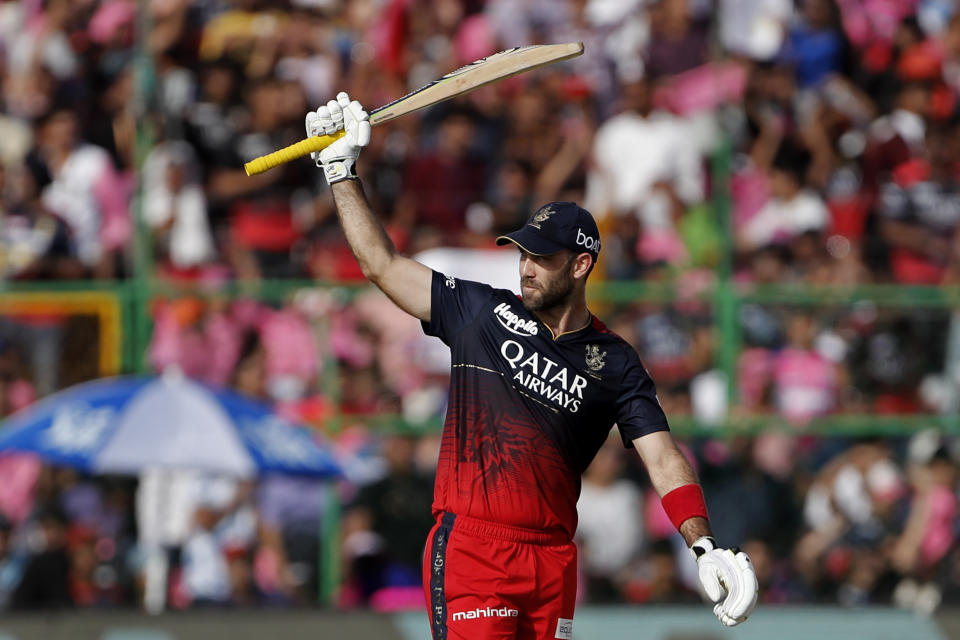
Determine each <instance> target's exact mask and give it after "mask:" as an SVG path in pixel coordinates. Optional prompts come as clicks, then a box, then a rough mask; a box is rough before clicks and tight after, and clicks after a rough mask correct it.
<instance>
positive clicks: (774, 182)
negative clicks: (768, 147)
mask: <svg viewBox="0 0 960 640" xmlns="http://www.w3.org/2000/svg"><path fill="white" fill-rule="evenodd" d="M809 165H810V153H809V151H807V150H806V149H804V148H802V147H800V146H798V145H797V144H796V143H793V142H792V141H790V140H785V141H784V142H782V143H781V144H780V147H779V148H778V149H777V153H776V155H775V156H774V158H773V165H772V168H771V171H770V177H769V180H770V200H769V201H768V202H767V203H766V204H765V205H764V206H763V207H762V208H761V209H760V211H758V212H757V214H756V215H755V216H753V217H752V218H750V220H749V221H748V222H747V223H746V225H745V226H744V228H743V229H742V232H741V237H740V242H741V245H742V247H743V248H745V249H756V248H759V247H763V246H766V245H769V244H775V243H779V244H786V243H789V242H790V241H791V240H793V239H794V238H796V237H797V236H799V235H801V234H802V233H804V232H806V231H811V230H812V231H820V230H823V229H824V228H826V226H827V223H828V213H827V207H826V205H824V203H823V200H822V199H821V198H820V196H819V195H817V194H816V193H814V192H813V191H810V190H808V189H804V184H805V183H806V173H807V169H808V168H809Z"/></svg>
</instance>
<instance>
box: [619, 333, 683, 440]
mask: <svg viewBox="0 0 960 640" xmlns="http://www.w3.org/2000/svg"><path fill="white" fill-rule="evenodd" d="M617 428H618V429H620V437H621V438H623V446H625V447H627V448H628V449H629V448H632V447H633V441H634V439H635V438H639V437H641V436H645V435H647V434H649V433H653V432H655V431H667V430H669V429H670V426H669V425H668V424H667V416H666V414H664V413H663V409H662V408H661V407H660V401H659V400H658V399H657V389H656V387H655V386H654V384H653V380H652V379H651V378H650V375H649V374H647V370H646V369H645V368H644V366H643V363H641V362H640V358H639V356H637V354H636V352H634V351H633V349H630V355H629V358H628V363H627V368H626V371H624V375H623V381H622V382H621V383H620V393H619V395H618V396H617Z"/></svg>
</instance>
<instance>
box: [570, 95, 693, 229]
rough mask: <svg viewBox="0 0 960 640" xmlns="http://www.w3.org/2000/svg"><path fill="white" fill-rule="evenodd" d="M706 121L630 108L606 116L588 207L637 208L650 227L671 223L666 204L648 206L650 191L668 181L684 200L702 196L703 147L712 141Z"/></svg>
mask: <svg viewBox="0 0 960 640" xmlns="http://www.w3.org/2000/svg"><path fill="white" fill-rule="evenodd" d="M708 117H709V116H708ZM702 124H704V123H703V122H701V121H700V119H697V120H696V121H695V120H691V119H683V118H678V117H676V116H673V115H671V114H669V113H664V112H654V113H652V114H651V115H650V116H649V117H646V118H645V117H643V116H641V115H639V114H637V113H633V112H627V113H621V114H619V115H617V116H614V117H613V118H611V119H609V120H607V121H606V122H605V123H604V124H603V125H602V126H601V127H600V129H599V130H598V131H597V135H596V138H595V139H594V143H593V158H594V163H595V169H594V170H593V171H591V172H590V175H589V176H588V182H587V196H586V200H587V203H588V204H587V208H588V209H589V210H591V211H593V212H594V213H595V214H596V215H603V214H604V212H606V211H611V210H612V211H615V212H618V213H626V212H631V211H632V212H635V213H636V214H637V215H638V216H639V217H640V219H641V220H642V221H643V222H644V225H645V226H648V227H658V228H661V227H664V226H672V223H671V222H669V221H667V220H664V219H663V214H662V210H663V209H664V208H663V207H647V204H648V203H649V202H650V198H649V196H650V192H651V189H652V187H653V186H654V185H655V184H656V183H658V182H669V183H670V184H672V185H673V188H674V190H675V191H676V193H677V195H678V196H679V198H680V199H681V200H682V201H683V202H685V203H693V202H699V201H700V200H702V199H703V196H704V193H703V167H702V155H701V150H702V149H701V148H702V147H703V146H704V145H706V144H709V138H710V129H711V128H710V127H709V125H708V126H701V125H702ZM648 209H649V211H648Z"/></svg>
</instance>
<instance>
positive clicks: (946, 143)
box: [878, 128, 960, 284]
mask: <svg viewBox="0 0 960 640" xmlns="http://www.w3.org/2000/svg"><path fill="white" fill-rule="evenodd" d="M926 141H927V144H926V146H925V154H924V155H925V157H915V158H913V159H911V160H908V161H906V162H904V163H903V164H900V165H899V166H897V167H896V168H895V169H894V170H893V172H892V174H891V176H890V179H889V180H888V181H886V182H884V183H883V184H882V185H881V188H880V199H879V202H878V208H879V213H880V216H881V222H880V224H881V233H882V234H883V237H884V239H885V240H886V242H887V244H888V246H889V247H890V268H891V271H892V272H893V277H894V278H895V279H896V280H897V281H898V282H902V283H904V284H938V283H939V282H940V281H941V280H942V279H943V276H944V269H945V266H946V265H947V263H948V262H949V261H950V260H951V257H952V254H953V251H954V237H955V236H956V235H957V230H958V229H960V186H958V184H957V180H958V176H957V166H958V162H960V148H958V142H960V140H958V132H957V129H956V128H954V129H952V130H945V131H938V130H930V131H928V133H927V137H926Z"/></svg>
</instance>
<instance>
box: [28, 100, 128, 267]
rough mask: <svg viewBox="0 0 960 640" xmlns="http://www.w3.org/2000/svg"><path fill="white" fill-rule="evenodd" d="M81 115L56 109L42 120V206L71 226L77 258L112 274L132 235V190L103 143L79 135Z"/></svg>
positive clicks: (40, 133)
mask: <svg viewBox="0 0 960 640" xmlns="http://www.w3.org/2000/svg"><path fill="white" fill-rule="evenodd" d="M77 129H78V123H77V115H76V113H75V112H74V111H72V110H69V109H64V108H59V109H54V110H52V111H51V112H50V113H49V114H47V115H46V116H45V118H44V119H43V120H42V121H41V123H40V125H39V127H38V131H37V137H38V141H39V147H38V152H39V158H40V160H41V161H42V162H43V166H44V168H45V170H46V171H47V172H48V173H49V176H50V182H49V184H46V185H43V187H42V197H43V202H44V204H45V205H46V206H47V207H48V208H49V209H50V210H51V211H52V212H54V213H55V214H57V215H58V216H60V217H61V218H62V219H63V220H64V221H66V223H67V224H68V225H69V227H70V230H71V232H72V234H73V238H74V241H75V242H76V247H77V256H78V257H79V259H80V261H81V262H82V263H83V265H84V266H85V267H87V268H88V269H90V270H91V271H92V272H93V273H94V275H96V276H97V277H101V278H110V277H113V276H114V275H116V274H117V273H118V272H119V271H120V270H121V265H120V264H119V258H120V254H121V251H122V249H123V248H124V247H125V246H126V244H127V242H128V241H129V239H130V234H131V231H132V224H131V222H130V212H129V198H130V188H129V185H127V184H126V182H125V180H124V179H123V177H122V176H120V174H119V173H117V170H116V168H115V167H114V165H113V161H112V160H111V159H110V156H109V155H108V154H107V153H106V152H105V151H104V150H103V149H101V148H100V147H96V146H94V145H91V144H85V143H83V142H82V141H81V140H80V139H79V137H78V130H77Z"/></svg>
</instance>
